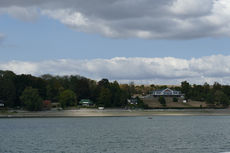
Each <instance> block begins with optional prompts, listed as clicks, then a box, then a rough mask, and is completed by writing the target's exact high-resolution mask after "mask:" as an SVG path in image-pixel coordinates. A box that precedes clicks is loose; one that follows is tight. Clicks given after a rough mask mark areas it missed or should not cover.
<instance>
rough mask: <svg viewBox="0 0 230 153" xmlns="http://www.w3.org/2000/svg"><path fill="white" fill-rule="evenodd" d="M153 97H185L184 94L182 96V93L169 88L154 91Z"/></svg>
mask: <svg viewBox="0 0 230 153" xmlns="http://www.w3.org/2000/svg"><path fill="white" fill-rule="evenodd" d="M152 95H153V96H155V97H157V96H176V97H181V96H184V94H182V93H181V91H177V90H172V89H169V88H166V89H163V90H154V91H152Z"/></svg>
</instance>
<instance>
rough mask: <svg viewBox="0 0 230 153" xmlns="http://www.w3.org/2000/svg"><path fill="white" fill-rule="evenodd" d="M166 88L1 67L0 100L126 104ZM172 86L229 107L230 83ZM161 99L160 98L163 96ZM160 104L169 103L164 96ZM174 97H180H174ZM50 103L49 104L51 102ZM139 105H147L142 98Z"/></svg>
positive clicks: (34, 106) (29, 105)
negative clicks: (136, 97) (14, 70)
mask: <svg viewBox="0 0 230 153" xmlns="http://www.w3.org/2000/svg"><path fill="white" fill-rule="evenodd" d="M164 88H167V86H165V85H164V86H160V85H154V84H152V85H135V84H134V83H133V82H131V83H130V84H119V83H118V82H117V81H114V82H109V80H108V79H102V80H100V81H98V82H97V81H94V80H91V79H88V78H85V77H82V76H78V75H71V76H62V77H61V76H52V75H49V74H46V75H42V76H40V77H35V76H32V75H28V74H21V75H16V74H15V73H13V72H11V71H0V100H2V101H4V102H5V105H6V106H7V107H10V108H14V107H25V108H26V109H28V110H41V109H42V107H43V105H42V101H43V102H44V101H49V102H50V103H60V104H61V106H62V107H68V106H73V105H75V104H76V102H77V101H80V100H81V99H90V100H91V101H93V102H94V103H95V106H105V107H116V108H125V107H126V106H127V105H128V104H127V99H130V98H131V97H132V96H133V95H135V94H137V95H139V96H140V95H147V94H149V93H150V92H151V91H153V90H159V89H164ZM169 88H171V89H174V90H179V91H182V93H184V94H185V99H186V100H193V101H201V102H204V103H207V104H208V106H210V107H216V108H217V107H218V108H221V107H228V106H229V99H230V86H229V85H221V84H219V83H217V82H216V83H214V84H213V85H209V84H207V83H205V84H203V85H196V84H193V85H191V84H189V82H187V81H183V82H182V83H181V86H170V87H169ZM160 99H161V100H160ZM160 99H159V101H161V104H162V105H163V106H165V105H166V102H164V100H163V98H160ZM173 101H175V102H176V101H177V100H176V99H175V98H173ZM49 107H50V106H49ZM137 107H140V108H146V107H147V106H146V105H144V103H143V102H142V101H141V99H139V103H138V105H137Z"/></svg>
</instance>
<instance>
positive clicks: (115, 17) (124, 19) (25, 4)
mask: <svg viewBox="0 0 230 153" xmlns="http://www.w3.org/2000/svg"><path fill="white" fill-rule="evenodd" d="M1 12H2V13H8V14H10V15H11V16H14V17H16V18H20V19H23V20H31V19H33V18H36V16H37V15H38V14H41V15H45V16H49V17H50V18H53V19H55V20H58V21H60V22H61V23H63V24H65V25H67V26H68V27H70V28H72V29H74V30H77V31H83V32H90V33H98V34H101V35H104V36H106V37H112V38H133V37H134V38H144V39H193V38H202V37H226V36H227V37H229V36H230V1H229V0H202V1H201V0H154V1H153V0H96V1H86V0H65V1H63V0H20V1H18V0H7V1H0V14H1Z"/></svg>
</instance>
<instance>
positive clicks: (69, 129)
mask: <svg viewBox="0 0 230 153" xmlns="http://www.w3.org/2000/svg"><path fill="white" fill-rule="evenodd" d="M228 151H230V116H153V117H152V119H148V117H95V118H28V119H0V153H38V152H39V153H53V152H54V153H56V152H57V153H60V152H62V153H158V152H161V153H167V152H168V153H171V152H176V153H193V152H194V153H206V152H207V153H212V152H213V153H219V152H228Z"/></svg>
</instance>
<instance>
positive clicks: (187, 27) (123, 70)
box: [0, 0, 230, 84]
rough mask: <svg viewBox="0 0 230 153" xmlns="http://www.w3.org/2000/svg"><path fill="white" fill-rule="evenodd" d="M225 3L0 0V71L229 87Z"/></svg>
mask: <svg viewBox="0 0 230 153" xmlns="http://www.w3.org/2000/svg"><path fill="white" fill-rule="evenodd" d="M229 42H230V0H202V1H200V0H154V1H153V0H94V1H89V0H65V1H63V0H1V1H0V53H1V56H0V69H1V70H11V71H14V72H15V73H17V74H32V75H36V76H40V75H42V74H47V73H49V74H53V75H81V76H85V77H88V78H91V79H96V80H100V79H102V78H108V79H109V80H118V81H119V82H121V83H129V82H135V83H137V84H180V82H181V81H184V80H187V81H189V82H190V83H196V84H203V83H205V82H208V83H210V84H212V83H214V82H215V81H217V82H219V83H222V84H230V43H229Z"/></svg>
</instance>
